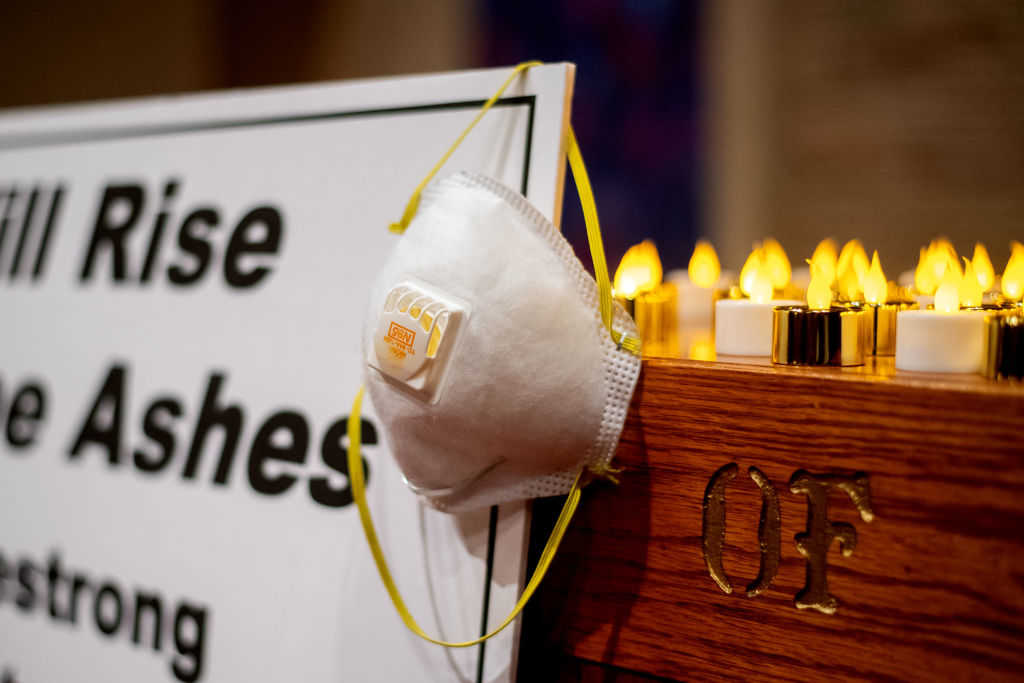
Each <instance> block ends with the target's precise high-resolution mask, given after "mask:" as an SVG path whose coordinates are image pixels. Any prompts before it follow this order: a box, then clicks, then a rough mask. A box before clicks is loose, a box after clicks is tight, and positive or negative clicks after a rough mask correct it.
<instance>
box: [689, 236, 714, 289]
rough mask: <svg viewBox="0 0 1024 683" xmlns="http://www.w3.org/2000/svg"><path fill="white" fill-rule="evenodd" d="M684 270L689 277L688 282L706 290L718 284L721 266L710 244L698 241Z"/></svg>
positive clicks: (705, 241)
mask: <svg viewBox="0 0 1024 683" xmlns="http://www.w3.org/2000/svg"><path fill="white" fill-rule="evenodd" d="M686 270H687V274H688V275H689V276H690V282H692V283H693V284H695V285H697V286H698V287H701V288H704V289H707V288H709V287H713V286H714V285H715V283H716V282H718V278H719V276H720V275H721V273H722V266H721V264H720V263H719V262H718V254H716V253H715V248H714V247H713V246H712V245H711V242H708V241H707V240H698V242H697V245H696V246H695V247H694V248H693V256H691V257H690V263H689V265H688V266H687V269H686Z"/></svg>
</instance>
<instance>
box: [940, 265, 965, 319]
mask: <svg viewBox="0 0 1024 683" xmlns="http://www.w3.org/2000/svg"><path fill="white" fill-rule="evenodd" d="M960 280H961V278H960V274H959V273H958V272H957V270H954V269H953V268H947V269H946V272H945V273H943V275H942V282H940V283H939V288H938V289H936V290H935V310H936V311H939V312H940V313H955V312H957V311H959V310H960Z"/></svg>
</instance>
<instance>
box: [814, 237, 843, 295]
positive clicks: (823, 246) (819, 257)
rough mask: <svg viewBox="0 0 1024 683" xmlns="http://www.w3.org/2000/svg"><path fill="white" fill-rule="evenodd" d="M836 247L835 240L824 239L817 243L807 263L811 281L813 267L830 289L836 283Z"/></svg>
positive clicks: (837, 261)
mask: <svg viewBox="0 0 1024 683" xmlns="http://www.w3.org/2000/svg"><path fill="white" fill-rule="evenodd" d="M836 246H837V245H836V242H835V240H833V239H832V238H831V237H826V238H825V239H823V240H822V241H820V242H818V246H816V247H815V248H814V253H813V254H811V260H810V262H809V265H810V266H811V276H812V279H813V274H814V267H815V266H817V267H818V269H819V270H820V271H821V277H823V278H825V280H826V281H827V282H828V285H829V286H830V287H831V286H832V284H833V283H834V282H835V281H836V268H837V266H838V264H839V254H838V249H837V248H836Z"/></svg>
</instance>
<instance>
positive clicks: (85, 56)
mask: <svg viewBox="0 0 1024 683" xmlns="http://www.w3.org/2000/svg"><path fill="white" fill-rule="evenodd" d="M480 7H481V6H480V5H478V3H476V2H473V1H472V0H407V1H400V0H352V1H349V2H341V1H332V0H318V1H315V2H285V1H283V0H274V1H271V2H243V1H241V0H216V1H212V2H204V1H202V0H179V1H177V2H173V3H172V2H165V1H163V0H157V1H153V2H146V3H137V2H127V1H125V0H96V1H94V2H91V3H82V2H57V1H56V0H42V1H40V2H33V3H27V2H25V3H22V2H16V1H15V2H8V3H4V4H3V6H2V7H0V63H2V64H4V65H5V66H4V68H3V74H4V76H3V78H2V79H0V106H4V107H10V106H23V105H35V104H46V103H53V102H68V101H76V100H91V99H101V98H109V97H125V96H138V95H150V94H157V93H174V92H187V91H195V90H208V89H217V88H227V87H239V86H253V85H270V84H275V83H288V82H301V81H311V80H322V79H338V78H352V77H364V76H379V75H388V74H399V73H418V72H427V71H436V70H446V69H456V68H468V67H473V66H479V65H481V64H482V58H481V54H482V51H481V46H480V44H479V42H480V41H481V40H482V39H485V38H483V35H485V34H482V33H481V31H480V30H479V14H480ZM704 7H705V10H706V11H704V12H702V14H701V16H702V17H703V19H702V22H703V23H702V26H701V29H700V33H701V36H702V38H701V42H702V44H703V53H702V54H703V55H704V59H703V67H702V68H703V73H704V78H703V82H702V85H701V87H702V88H703V89H704V91H705V96H704V98H705V101H706V110H705V113H704V117H705V120H706V129H707V133H708V134H707V138H706V141H705V142H706V148H705V149H706V164H707V174H706V185H705V187H706V191H705V193H704V200H703V202H704V206H705V210H704V212H703V213H704V216H703V219H702V220H703V221H704V225H703V227H702V229H701V231H702V232H704V233H705V234H709V235H711V236H712V237H713V239H714V240H715V242H716V244H717V245H718V246H719V247H720V250H721V251H722V256H723V259H722V260H723V263H726V264H729V265H732V266H733V267H738V265H739V264H741V263H742V260H743V258H744V257H745V255H746V253H747V251H748V250H749V248H750V245H751V243H752V242H753V241H754V240H756V239H758V238H760V237H762V236H764V235H769V234H771V235H774V236H776V237H777V238H779V239H780V240H781V241H782V243H783V244H784V245H785V246H786V248H787V249H788V250H789V251H790V256H791V258H792V260H793V261H794V262H799V261H800V260H801V259H802V258H804V257H806V256H809V255H810V253H811V250H812V249H813V246H814V244H815V243H816V242H817V240H819V239H820V238H822V237H825V236H829V235H831V236H834V237H836V238H839V239H841V240H844V239H847V238H850V237H855V236H856V237H860V238H861V239H862V240H863V241H864V242H865V245H866V246H867V247H868V249H869V250H870V249H872V248H880V249H882V250H883V259H884V261H887V262H886V263H885V265H886V267H887V271H888V272H889V274H890V275H891V276H895V274H896V271H898V270H899V269H904V268H908V267H910V266H911V265H912V263H913V261H914V259H916V255H917V248H918V246H919V245H921V244H922V243H924V242H926V241H927V240H928V239H930V238H931V237H933V236H935V235H939V234H945V235H948V236H949V237H951V238H952V239H953V240H954V242H955V243H956V245H957V247H958V249H960V250H961V251H962V252H963V251H967V252H968V253H969V251H970V248H971V246H972V245H973V242H974V240H976V239H981V240H984V241H986V242H987V243H988V244H989V247H990V250H991V253H992V257H993V261H994V262H995V265H996V268H997V270H998V269H1001V268H1002V266H1003V264H1005V262H1006V258H1007V256H1008V249H1007V243H1008V241H1009V240H1010V239H1011V238H1016V239H1024V226H1022V220H1021V219H1022V216H1024V3H1018V2H998V1H995V0H981V1H978V2H958V1H953V0H950V1H948V2H920V1H914V0H886V1H865V2H849V1H848V0H779V1H778V2H774V3H768V2H758V1H756V0H754V1H751V0H716V1H714V2H707V3H705V5H704ZM630 230H632V231H634V232H635V233H636V235H635V237H636V240H637V241H638V240H639V239H641V238H642V237H644V234H643V228H642V227H641V226H637V227H636V228H630ZM678 265H683V264H679V263H667V264H666V266H669V267H671V266H678Z"/></svg>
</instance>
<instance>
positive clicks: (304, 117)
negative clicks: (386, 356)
mask: <svg viewBox="0 0 1024 683" xmlns="http://www.w3.org/2000/svg"><path fill="white" fill-rule="evenodd" d="M485 102H486V100H460V101H456V102H436V103H433V104H414V105H407V106H404V107H385V108H380V109H356V110H348V111H335V112H323V113H317V114H294V115H290V116H271V117H262V118H251V119H215V120H211V121H196V122H192V123H162V124H151V125H138V126H123V127H119V128H118V127H114V128H93V129H79V130H68V131H62V132H56V133H42V134H29V135H23V136H10V137H6V138H5V137H2V136H0V151H4V150H10V149H25V148H30V147H54V146H59V145H73V144H81V143H90V142H104V141H108V140H123V139H125V138H145V137H158V136H162V135H180V134H183V133H200V132H205V131H214V130H231V129H238V128H254V127H257V126H274V125H282V124H295V123H319V122H326V121H335V120H338V119H347V118H357V117H370V116H393V115H396V114H422V113H425V112H436V111H450V110H459V109H479V108H481V107H482V106H483V105H484V103H485ZM522 105H526V106H527V107H528V113H527V118H526V141H525V149H524V151H523V177H522V180H521V182H520V186H519V193H520V194H522V195H523V196H524V197H525V196H526V188H527V186H528V184H529V181H530V152H531V150H532V148H533V114H534V110H535V109H536V106H537V96H536V95H518V96H515V97H503V98H501V99H499V100H498V101H497V102H495V103H494V105H493V106H494V107H495V108H497V107H517V106H522ZM396 210H397V207H396ZM497 531H498V506H497V505H494V506H492V507H491V509H490V517H489V520H488V529H487V565H486V569H485V570H484V572H485V573H484V594H483V606H482V608H481V615H480V635H481V636H483V635H484V634H486V633H487V620H488V616H489V614H488V613H489V611H490V606H491V579H492V578H493V575H494V548H495V542H496V538H497ZM486 646H487V643H486V642H483V643H480V645H479V646H478V649H477V652H478V655H477V664H476V681H477V683H483V676H484V655H485V653H486Z"/></svg>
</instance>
